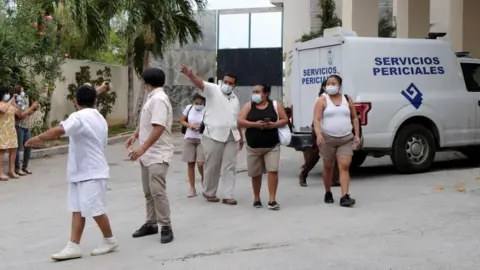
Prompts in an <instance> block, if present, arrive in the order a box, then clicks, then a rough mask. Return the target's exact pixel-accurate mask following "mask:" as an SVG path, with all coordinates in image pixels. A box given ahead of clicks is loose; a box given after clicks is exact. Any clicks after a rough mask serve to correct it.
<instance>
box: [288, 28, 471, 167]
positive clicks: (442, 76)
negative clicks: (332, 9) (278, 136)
mask: <svg viewBox="0 0 480 270" xmlns="http://www.w3.org/2000/svg"><path fill="white" fill-rule="evenodd" d="M291 72H292V73H291V89H292V122H293V132H294V134H293V138H292V142H291V144H290V146H291V147H294V148H295V149H297V150H300V151H301V150H304V149H306V148H308V147H311V145H312V143H314V142H312V139H311V125H312V121H313V106H314V102H315V99H316V98H317V96H318V92H319V90H320V85H321V83H322V82H323V81H324V80H325V79H326V78H327V77H328V76H329V75H331V74H339V75H340V76H341V77H342V78H343V88H342V89H343V93H344V94H347V95H349V96H350V97H351V98H352V100H353V102H354V103H355V107H356V109H357V110H358V112H359V113H360V122H361V125H362V129H363V147H362V149H361V150H360V151H357V152H356V153H355V155H354V157H353V161H352V166H353V167H355V166H360V165H361V164H362V163H363V162H364V161H365V158H366V157H367V156H374V157H381V156H384V155H390V157H391V159H392V162H393V164H394V166H395V168H396V169H397V170H398V171H399V172H401V173H417V172H422V171H426V170H428V169H429V168H430V166H431V164H432V162H433V160H434V157H435V152H437V151H441V150H452V149H453V150H458V151H461V152H462V153H463V154H465V155H466V156H467V157H470V158H472V159H475V160H477V159H478V157H479V156H480V152H479V151H480V147H479V146H480V86H479V85H480V60H479V59H471V58H468V57H467V56H466V55H465V54H456V53H454V52H453V51H452V49H451V46H450V44H449V43H447V42H444V41H441V40H435V39H433V40H432V39H399V38H367V37H355V36H353V37H351V36H336V37H324V38H317V39H314V40H311V41H308V42H304V43H297V44H296V46H295V48H294V51H293V55H292V66H291Z"/></svg>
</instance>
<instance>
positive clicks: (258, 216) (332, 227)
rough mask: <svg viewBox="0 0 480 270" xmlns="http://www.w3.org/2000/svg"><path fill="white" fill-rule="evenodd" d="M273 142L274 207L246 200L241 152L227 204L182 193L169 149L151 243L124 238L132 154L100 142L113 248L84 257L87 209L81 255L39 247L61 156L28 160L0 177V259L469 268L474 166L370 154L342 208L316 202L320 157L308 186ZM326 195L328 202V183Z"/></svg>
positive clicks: (61, 218)
mask: <svg viewBox="0 0 480 270" xmlns="http://www.w3.org/2000/svg"><path fill="white" fill-rule="evenodd" d="M282 151H283V152H282V159H281V163H282V164H281V173H280V177H281V184H280V187H279V195H278V201H279V203H280V204H281V206H282V210H281V211H279V212H273V211H269V210H267V209H254V208H252V206H251V203H252V192H251V188H250V183H249V181H250V180H249V179H248V178H247V176H246V173H245V172H244V170H245V155H244V153H242V154H240V156H239V162H238V166H237V170H238V171H239V174H238V178H237V187H236V196H237V199H238V200H239V205H237V206H225V205H222V204H211V203H207V202H205V201H204V200H202V198H200V197H197V198H194V199H188V198H187V191H188V188H187V179H186V170H185V169H186V168H185V167H186V166H185V165H184V164H183V163H182V162H181V161H180V155H175V161H174V162H173V164H172V166H171V169H170V172H169V177H168V189H169V195H170V201H171V210H172V218H173V226H174V232H175V237H176V238H175V241H174V242H173V243H171V244H168V245H161V244H160V243H159V237H158V236H152V237H146V238H140V239H132V238H131V234H132V232H133V231H134V230H136V229H137V228H138V227H139V226H140V225H142V223H143V221H144V216H145V214H144V202H143V194H142V189H141V186H140V180H139V173H140V172H139V165H138V164H135V163H133V162H130V161H126V160H125V158H126V155H127V153H126V151H124V149H123V147H122V145H112V146H109V147H108V149H107V152H108V160H109V163H110V165H111V181H110V186H109V187H110V189H111V190H110V191H109V193H108V196H109V197H108V200H109V211H108V212H109V215H110V218H111V221H112V224H113V229H114V233H115V234H116V236H117V238H118V239H119V241H120V250H119V251H118V252H115V253H113V254H109V255H106V256H101V257H95V258H94V257H90V256H89V255H88V254H89V252H90V250H91V249H93V248H94V247H95V245H96V244H97V243H98V242H99V241H100V240H101V235H100V233H99V231H98V230H97V228H96V226H95V225H94V223H93V222H92V221H89V222H88V223H87V228H86V230H85V234H84V239H83V241H82V247H83V251H84V258H82V259H79V260H74V261H68V262H62V263H53V262H51V261H50V259H49V258H50V254H52V253H54V252H57V251H59V250H60V249H61V248H63V246H64V245H65V243H66V241H67V240H68V237H69V226H70V216H69V214H68V213H67V212H66V187H67V185H66V181H65V178H64V175H65V164H66V156H55V157H52V158H46V159H37V160H33V161H32V163H33V165H32V170H34V172H35V174H34V175H33V176H29V177H26V178H22V179H21V180H15V181H9V182H5V183H0V269H8V270H14V269H25V270H27V269H28V270H32V269H48V270H50V269H52V270H54V269H72V270H73V269H91V270H97V269H116V270H118V269H132V270H136V269H167V270H176V269H195V270H203V269H205V270H215V269H218V270H235V269H238V270H247V269H265V270H273V269H275V270H283V269H285V270H287V269H288V270H290V269H291V270H301V269H309V270H310V269H311V270H319V269H342V270H347V269H355V270H362V269H365V270H374V269H379V270H388V269H420V270H427V269H432V270H433V269H435V270H437V269H454V270H461V269H471V270H476V269H479V266H478V265H479V263H480V256H479V255H480V254H479V253H480V252H479V250H480V236H478V235H479V233H478V231H479V228H480V226H479V224H480V196H479V195H480V191H479V189H480V181H479V180H476V179H475V178H476V176H477V174H478V173H479V170H478V169H474V168H468V167H464V166H462V163H463V162H462V161H456V162H452V161H451V162H443V163H439V164H437V165H436V168H435V169H434V171H433V172H430V173H425V174H417V175H395V174H393V172H392V168H391V167H390V166H383V165H382V164H387V165H388V163H389V161H388V159H375V160H369V161H368V162H367V164H366V167H364V168H362V169H361V171H360V172H359V173H357V175H355V176H354V178H355V180H354V181H353V182H352V185H351V191H352V196H353V197H354V198H356V199H357V206H356V207H355V208H353V209H345V208H340V207H339V206H338V204H335V205H325V204H324V203H323V187H322V185H321V182H320V177H321V174H320V166H318V167H317V168H316V169H315V170H314V172H313V173H312V176H311V179H309V187H308V188H301V187H300V186H298V184H297V182H298V180H297V177H296V176H297V173H298V169H299V167H300V165H301V161H302V160H301V155H300V154H299V153H295V152H294V151H292V150H290V149H282ZM458 186H461V187H463V188H465V189H466V192H459V191H458V190H457V189H458ZM436 188H437V189H441V188H443V190H436ZM264 194H265V196H264V197H265V198H267V194H266V191H265V190H264ZM219 195H220V194H219ZM334 195H335V199H336V200H337V202H338V199H339V189H338V188H336V189H335V190H334Z"/></svg>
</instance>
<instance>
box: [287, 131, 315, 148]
mask: <svg viewBox="0 0 480 270" xmlns="http://www.w3.org/2000/svg"><path fill="white" fill-rule="evenodd" d="M313 144H314V141H313V139H312V134H310V133H293V134H292V140H291V141H290V144H289V145H288V147H291V148H295V150H297V151H305V150H307V149H309V148H312V146H313Z"/></svg>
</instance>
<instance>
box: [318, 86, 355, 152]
mask: <svg viewBox="0 0 480 270" xmlns="http://www.w3.org/2000/svg"><path fill="white" fill-rule="evenodd" d="M344 96H345V99H346V100H347V102H350V96H348V95H346V94H344ZM359 115H360V112H357V117H358V116H359ZM352 126H353V123H352ZM358 126H359V131H360V138H361V137H362V125H360V124H359V125H358ZM352 134H355V128H354V127H352ZM312 140H313V144H315V142H316V141H317V134H315V129H314V128H313V122H312Z"/></svg>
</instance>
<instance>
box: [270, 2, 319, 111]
mask: <svg viewBox="0 0 480 270" xmlns="http://www.w3.org/2000/svg"><path fill="white" fill-rule="evenodd" d="M271 1H272V0H271ZM272 2H273V1H272ZM309 14H310V0H294V1H292V0H284V1H283V53H284V54H285V56H286V60H285V71H286V74H285V84H284V85H285V87H284V89H283V94H284V95H283V101H284V104H286V105H287V106H290V104H291V87H290V73H291V71H290V70H289V65H290V63H291V60H290V58H289V57H290V53H291V51H292V50H293V45H294V44H295V42H296V41H297V40H299V39H300V38H301V37H302V35H303V34H308V33H310V30H311V25H310V23H311V21H310V15H309Z"/></svg>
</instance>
